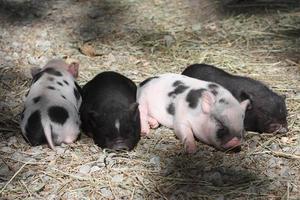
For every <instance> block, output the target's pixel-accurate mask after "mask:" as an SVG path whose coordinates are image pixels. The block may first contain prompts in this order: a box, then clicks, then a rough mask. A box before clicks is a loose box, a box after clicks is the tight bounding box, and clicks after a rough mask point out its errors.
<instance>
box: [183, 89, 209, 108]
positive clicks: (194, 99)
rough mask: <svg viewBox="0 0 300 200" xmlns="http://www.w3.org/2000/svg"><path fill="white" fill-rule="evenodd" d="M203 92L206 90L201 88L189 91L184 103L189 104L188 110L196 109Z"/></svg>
mask: <svg viewBox="0 0 300 200" xmlns="http://www.w3.org/2000/svg"><path fill="white" fill-rule="evenodd" d="M204 91H206V89H203V88H201V89H198V90H190V91H189V93H188V94H187V95H186V101H187V102H188V103H189V107H190V108H196V107H197V105H198V101H199V98H201V96H202V93H203V92H204Z"/></svg>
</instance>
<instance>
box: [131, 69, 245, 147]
mask: <svg viewBox="0 0 300 200" xmlns="http://www.w3.org/2000/svg"><path fill="white" fill-rule="evenodd" d="M137 99H138V103H139V104H140V105H139V109H140V113H141V127H142V130H141V132H142V134H148V133H149V126H150V127H151V128H155V127H157V126H158V124H162V125H164V126H167V127H169V128H173V129H174V131H175V134H176V135H177V137H178V138H179V139H180V141H181V142H182V143H183V144H184V146H185V149H186V151H187V152H188V153H194V152H196V150H197V149H196V144H195V139H194V137H196V138H197V139H199V140H200V141H202V142H204V143H206V144H209V145H212V146H214V147H216V148H217V149H220V150H227V149H231V148H234V147H239V146H240V145H241V140H242V137H243V133H244V126H243V120H244V114H245V109H246V108H247V105H248V104H249V100H245V101H243V102H241V103H239V102H238V101H237V100H236V99H235V98H234V97H233V96H232V95H231V93H230V92H229V91H227V90H226V89H224V88H223V87H222V86H220V85H218V84H215V83H212V82H206V81H200V80H197V79H194V78H190V77H187V76H183V75H179V74H163V75H159V76H156V77H151V78H149V79H147V80H145V81H143V82H142V83H141V84H140V86H139V88H138V90H137Z"/></svg>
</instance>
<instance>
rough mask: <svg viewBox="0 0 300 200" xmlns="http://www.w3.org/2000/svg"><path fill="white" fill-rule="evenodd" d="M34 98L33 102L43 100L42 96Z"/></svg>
mask: <svg viewBox="0 0 300 200" xmlns="http://www.w3.org/2000/svg"><path fill="white" fill-rule="evenodd" d="M32 100H33V103H38V102H39V101H40V100H41V96H37V97H34V98H33V99H32Z"/></svg>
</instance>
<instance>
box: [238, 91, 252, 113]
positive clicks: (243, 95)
mask: <svg viewBox="0 0 300 200" xmlns="http://www.w3.org/2000/svg"><path fill="white" fill-rule="evenodd" d="M247 99H248V100H249V102H248V103H247V107H245V110H251V109H252V103H253V98H252V95H251V94H250V93H247V92H245V91H241V93H240V101H241V105H242V103H243V102H244V101H245V100H247ZM245 103H246V102H245Z"/></svg>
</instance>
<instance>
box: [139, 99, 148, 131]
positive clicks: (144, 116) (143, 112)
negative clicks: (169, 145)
mask: <svg viewBox="0 0 300 200" xmlns="http://www.w3.org/2000/svg"><path fill="white" fill-rule="evenodd" d="M139 110H140V120H141V135H143V136H144V135H147V134H149V132H150V127H149V124H148V108H147V106H145V104H141V103H140V105H139Z"/></svg>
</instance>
